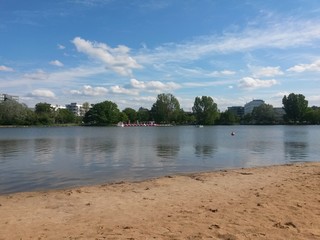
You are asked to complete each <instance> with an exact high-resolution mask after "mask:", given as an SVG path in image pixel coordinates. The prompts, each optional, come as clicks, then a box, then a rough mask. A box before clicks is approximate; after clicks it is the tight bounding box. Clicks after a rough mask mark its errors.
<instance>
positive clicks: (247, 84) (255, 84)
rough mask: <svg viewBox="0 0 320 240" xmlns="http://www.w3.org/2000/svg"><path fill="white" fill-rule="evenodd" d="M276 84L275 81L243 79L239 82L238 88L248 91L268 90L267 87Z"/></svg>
mask: <svg viewBox="0 0 320 240" xmlns="http://www.w3.org/2000/svg"><path fill="white" fill-rule="evenodd" d="M277 83H278V82H277V81H276V80H275V79H271V80H261V79H258V78H252V77H244V78H242V79H241V80H240V81H239V87H240V88H249V89H257V88H268V87H272V86H273V85H275V84H277Z"/></svg>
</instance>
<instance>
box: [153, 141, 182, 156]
mask: <svg viewBox="0 0 320 240" xmlns="http://www.w3.org/2000/svg"><path fill="white" fill-rule="evenodd" d="M179 150H180V147H179V146H175V145H165V144H159V145H157V146H156V152H157V156H158V157H160V158H164V159H163V160H166V159H175V157H176V156H177V155H178V153H179Z"/></svg>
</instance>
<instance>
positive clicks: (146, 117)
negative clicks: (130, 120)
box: [137, 107, 150, 122]
mask: <svg viewBox="0 0 320 240" xmlns="http://www.w3.org/2000/svg"><path fill="white" fill-rule="evenodd" d="M137 119H138V120H139V122H147V121H150V111H149V110H148V109H147V108H143V107H140V108H139V110H138V112H137Z"/></svg>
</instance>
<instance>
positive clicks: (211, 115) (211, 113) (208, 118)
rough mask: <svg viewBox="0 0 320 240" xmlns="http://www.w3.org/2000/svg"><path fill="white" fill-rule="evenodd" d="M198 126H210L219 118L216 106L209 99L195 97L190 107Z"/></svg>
mask: <svg viewBox="0 0 320 240" xmlns="http://www.w3.org/2000/svg"><path fill="white" fill-rule="evenodd" d="M192 111H193V113H194V114H195V117H196V119H197V123H198V124H203V125H212V124H214V123H215V121H216V120H217V119H218V117H219V112H218V107H217V104H216V103H215V102H214V101H213V99H212V98H211V97H208V96H202V97H201V98H200V97H196V98H195V100H194V104H193V107H192Z"/></svg>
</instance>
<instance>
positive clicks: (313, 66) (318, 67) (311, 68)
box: [287, 60, 320, 73]
mask: <svg viewBox="0 0 320 240" xmlns="http://www.w3.org/2000/svg"><path fill="white" fill-rule="evenodd" d="M287 71H288V72H297V73H301V72H319V71H320V60H317V61H315V62H313V63H310V64H298V65H295V66H293V67H291V68H289V69H287Z"/></svg>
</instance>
